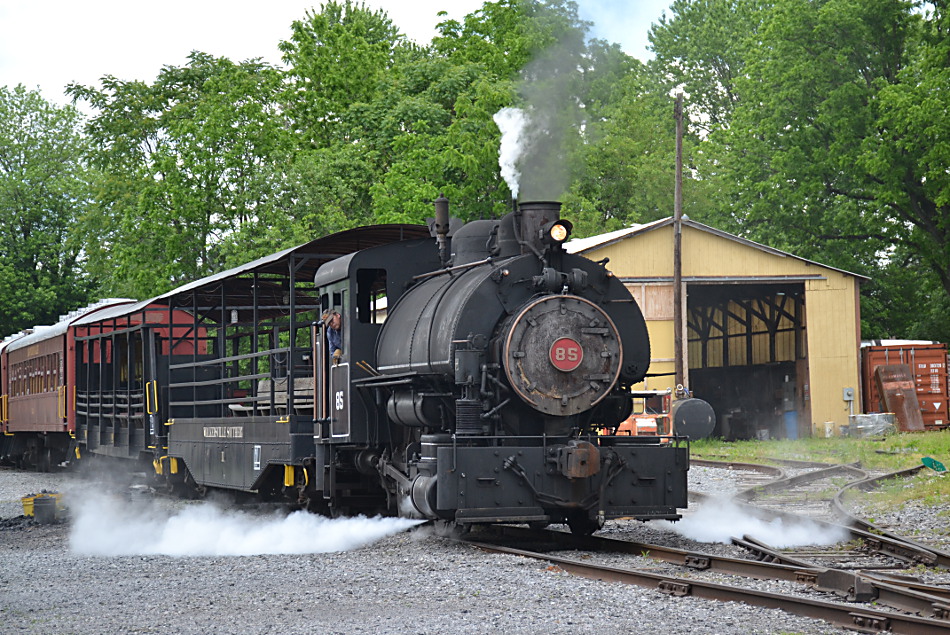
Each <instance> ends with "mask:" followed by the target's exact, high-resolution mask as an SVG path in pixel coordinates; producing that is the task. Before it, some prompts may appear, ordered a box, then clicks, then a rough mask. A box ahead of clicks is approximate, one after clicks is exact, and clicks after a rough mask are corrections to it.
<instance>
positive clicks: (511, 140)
mask: <svg viewBox="0 0 950 635" xmlns="http://www.w3.org/2000/svg"><path fill="white" fill-rule="evenodd" d="M493 119H494V120H495V124H496V125H497V126H498V129H499V130H500V131H501V149H500V151H499V153H498V165H499V166H500V167H501V177H502V178H503V179H505V183H507V184H508V189H509V190H511V196H512V198H518V186H519V181H520V179H521V171H520V170H519V169H518V160H519V159H520V158H521V155H522V153H523V151H524V130H525V126H526V125H527V124H528V115H527V113H525V111H523V110H521V109H520V108H502V109H501V110H499V111H498V112H496V113H495V116H494V117H493Z"/></svg>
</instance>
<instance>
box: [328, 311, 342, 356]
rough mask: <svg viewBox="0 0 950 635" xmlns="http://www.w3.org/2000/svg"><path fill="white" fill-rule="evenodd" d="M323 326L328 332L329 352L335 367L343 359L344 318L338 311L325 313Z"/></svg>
mask: <svg viewBox="0 0 950 635" xmlns="http://www.w3.org/2000/svg"><path fill="white" fill-rule="evenodd" d="M323 326H324V327H325V328H326V331H327V344H328V345H329V346H328V347H327V351H328V352H329V353H330V357H331V359H332V360H333V365H334V366H335V365H337V364H339V363H340V359H341V358H342V357H343V336H342V332H341V328H342V326H343V316H342V315H340V313H339V312H338V311H324V312H323Z"/></svg>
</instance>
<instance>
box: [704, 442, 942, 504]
mask: <svg viewBox="0 0 950 635" xmlns="http://www.w3.org/2000/svg"><path fill="white" fill-rule="evenodd" d="M690 451H691V454H692V456H694V457H696V458H700V459H709V460H713V461H736V462H742V463H769V459H793V460H796V461H818V462H822V463H855V462H858V463H860V464H861V467H863V468H865V469H868V470H877V471H884V472H896V471H898V470H902V469H905V468H909V467H914V466H916V465H920V463H921V459H922V458H924V457H925V456H929V457H932V458H934V459H936V460H938V461H940V462H941V463H943V464H944V465H946V466H948V469H950V431H947V430H944V431H941V432H925V433H917V434H894V435H890V436H887V437H884V438H883V439H882V438H875V439H855V438H850V437H842V438H831V439H824V438H807V439H797V440H794V441H791V440H787V439H786V440H772V441H729V442H726V441H723V440H722V439H703V440H700V441H693V442H691V443H690ZM874 497H875V498H880V501H879V502H881V503H883V504H887V505H894V504H901V503H905V502H909V501H918V502H921V503H923V504H925V505H932V506H947V505H948V504H950V472H945V473H944V475H943V476H939V475H938V474H937V473H936V472H934V471H932V470H930V469H927V468H925V469H924V470H922V471H921V472H920V474H919V475H918V476H917V477H916V478H912V479H896V480H894V481H891V482H890V483H886V484H884V485H883V486H882V487H881V488H880V489H879V490H878V491H877V492H876V493H874ZM939 513H940V515H942V516H947V517H950V511H941V512H939Z"/></svg>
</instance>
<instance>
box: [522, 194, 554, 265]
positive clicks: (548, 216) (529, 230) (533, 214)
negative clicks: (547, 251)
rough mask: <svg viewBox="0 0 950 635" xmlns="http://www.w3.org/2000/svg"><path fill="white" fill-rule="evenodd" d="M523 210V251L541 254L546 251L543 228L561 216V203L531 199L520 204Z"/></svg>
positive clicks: (524, 252) (523, 252)
mask: <svg viewBox="0 0 950 635" xmlns="http://www.w3.org/2000/svg"><path fill="white" fill-rule="evenodd" d="M518 207H519V209H520V211H521V214H520V216H521V219H520V231H521V240H520V242H521V253H522V254H528V253H534V254H537V255H540V254H541V253H542V252H543V251H544V247H545V244H544V243H543V242H542V237H541V230H542V229H543V228H544V227H546V226H548V225H550V224H551V223H553V222H555V221H557V220H558V219H560V218H561V204H560V203H558V202H557V201H531V202H527V203H520V204H519V205H518Z"/></svg>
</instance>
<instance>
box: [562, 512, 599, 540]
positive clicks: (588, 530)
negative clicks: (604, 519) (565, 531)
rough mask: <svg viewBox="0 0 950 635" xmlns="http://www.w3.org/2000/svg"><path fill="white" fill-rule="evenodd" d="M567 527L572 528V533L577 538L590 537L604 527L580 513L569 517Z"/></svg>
mask: <svg viewBox="0 0 950 635" xmlns="http://www.w3.org/2000/svg"><path fill="white" fill-rule="evenodd" d="M567 526H568V527H570V528H571V533H572V534H574V535H575V536H590V535H591V534H592V533H594V532H595V531H597V530H598V529H600V528H601V526H602V525H601V524H600V523H599V522H597V520H595V519H593V518H591V517H590V516H588V515H587V514H586V513H584V512H579V513H574V514H571V515H569V516H568V517H567Z"/></svg>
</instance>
